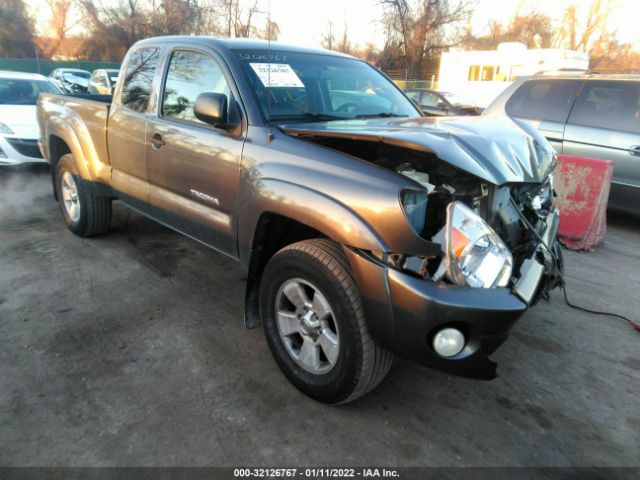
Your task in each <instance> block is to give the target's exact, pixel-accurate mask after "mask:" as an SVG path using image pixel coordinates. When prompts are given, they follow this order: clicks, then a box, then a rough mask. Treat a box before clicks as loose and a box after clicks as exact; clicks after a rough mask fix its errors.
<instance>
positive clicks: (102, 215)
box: [56, 154, 111, 237]
mask: <svg viewBox="0 0 640 480" xmlns="http://www.w3.org/2000/svg"><path fill="white" fill-rule="evenodd" d="M65 172H68V173H70V174H71V176H72V177H73V181H74V182H75V187H76V191H77V196H76V202H77V205H78V206H79V216H78V218H75V219H74V218H71V216H70V214H69V212H68V211H67V208H66V207H65V202H64V198H63V186H62V182H63V176H64V174H65ZM56 193H57V196H58V203H59V204H60V210H61V211H62V217H63V219H64V222H65V224H66V225H67V228H69V230H71V231H72V232H73V233H75V234H76V235H78V236H80V237H91V236H94V235H99V234H101V233H104V232H106V231H108V230H109V226H110V224H111V199H110V198H109V197H105V196H103V195H99V194H96V193H95V189H94V187H93V185H92V184H91V182H88V181H86V180H83V179H82V178H81V177H80V174H79V173H78V167H77V166H76V163H75V162H74V160H73V156H72V155H71V154H66V155H63V156H62V157H61V158H60V160H59V162H58V165H57V167H56Z"/></svg>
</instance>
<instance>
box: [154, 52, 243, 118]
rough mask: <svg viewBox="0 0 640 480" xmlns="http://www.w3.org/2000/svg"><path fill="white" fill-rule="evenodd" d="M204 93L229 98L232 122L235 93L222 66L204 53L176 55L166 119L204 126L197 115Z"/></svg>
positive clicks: (167, 94) (166, 95) (164, 109)
mask: <svg viewBox="0 0 640 480" xmlns="http://www.w3.org/2000/svg"><path fill="white" fill-rule="evenodd" d="M204 92H212V93H222V94H224V95H226V97H227V105H228V108H229V112H228V113H229V117H230V118H231V115H232V112H233V109H232V108H231V107H232V103H233V102H232V99H231V93H230V90H229V85H228V84H227V80H226V78H225V76H224V74H223V73H222V70H221V69H220V67H219V66H218V64H217V63H216V62H215V61H214V60H213V59H212V58H210V57H208V56H207V55H204V54H202V53H198V52H192V51H186V50H184V51H181V50H178V51H175V52H173V54H172V55H171V61H170V63H169V71H168V72H167V78H166V80H165V86H164V96H163V100H162V116H163V117H164V118H174V119H178V120H186V121H189V122H194V123H201V124H204V122H202V121H201V120H198V119H197V118H196V116H195V114H194V112H193V107H194V106H195V103H196V98H198V95H200V94H201V93H204Z"/></svg>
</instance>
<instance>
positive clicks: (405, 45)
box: [381, 0, 472, 68]
mask: <svg viewBox="0 0 640 480" xmlns="http://www.w3.org/2000/svg"><path fill="white" fill-rule="evenodd" d="M381 3H382V5H383V6H384V7H385V18H384V23H385V27H386V31H387V45H388V46H392V45H394V44H395V45H397V46H399V47H400V49H401V50H402V52H403V57H404V63H405V67H406V68H411V67H414V68H415V67H421V66H422V65H423V64H424V62H425V59H428V58H433V57H435V56H436V55H437V53H438V52H440V51H442V50H443V49H445V48H448V47H451V46H454V45H456V44H457V41H456V40H454V38H455V35H454V34H453V32H452V31H451V30H452V29H453V28H455V27H457V26H458V25H459V24H461V23H462V22H464V21H465V20H466V19H467V18H468V17H469V15H470V11H471V5H472V1H471V0H455V1H448V0H381Z"/></svg>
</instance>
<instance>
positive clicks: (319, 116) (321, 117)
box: [270, 112, 348, 122]
mask: <svg viewBox="0 0 640 480" xmlns="http://www.w3.org/2000/svg"><path fill="white" fill-rule="evenodd" d="M270 120H272V121H273V120H276V121H278V120H280V121H282V120H296V121H297V120H302V121H314V120H316V121H319V122H322V121H330V120H348V117H340V116H338V115H331V114H328V113H314V112H306V113H300V114H295V115H271V117H270Z"/></svg>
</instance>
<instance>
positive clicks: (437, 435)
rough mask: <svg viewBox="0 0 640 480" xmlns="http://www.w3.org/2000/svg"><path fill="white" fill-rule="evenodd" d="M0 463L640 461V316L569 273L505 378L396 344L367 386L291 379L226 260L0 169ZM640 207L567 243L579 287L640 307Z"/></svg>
mask: <svg viewBox="0 0 640 480" xmlns="http://www.w3.org/2000/svg"><path fill="white" fill-rule="evenodd" d="M0 192H1V194H0V195H1V198H2V201H1V202H0V372H1V375H0V465H3V466H50V465H60V466H66V465H74V466H103V465H118V466H133V465H145V466H167V465H172V466H178V465H180V466H183V465H280V466H281V465H295V464H303V465H340V464H341V465H372V464H375V465H394V466H407V465H430V466H453V465H455V466H470V465H475V466H523V465H524V466H640V457H639V455H638V454H639V453H640V449H639V447H638V445H640V408H639V404H640V403H639V402H638V398H639V396H638V394H639V392H640V348H639V347H640V333H638V332H636V331H634V330H632V329H631V328H629V326H628V325H626V324H625V323H624V322H622V321H619V320H616V319H613V318H608V317H600V316H594V315H590V314H587V313H583V312H580V311H576V310H573V309H570V308H568V307H567V306H566V305H565V304H564V303H563V301H562V297H561V295H560V293H559V292H554V293H553V294H552V299H551V302H549V303H545V302H541V303H540V304H539V305H537V306H536V307H535V308H534V309H533V310H531V311H530V312H529V313H528V314H527V315H526V316H525V317H524V318H523V319H522V320H521V321H520V322H519V323H518V324H517V325H516V327H515V328H514V330H513V332H512V335H511V338H510V339H509V341H508V342H507V343H505V345H503V347H501V349H500V350H498V352H496V354H495V355H494V357H493V358H494V359H495V360H496V361H497V362H498V364H499V368H498V372H499V375H500V376H499V378H498V379H496V380H494V381H492V382H482V381H474V380H466V379H461V378H455V377H452V376H449V375H446V374H443V373H439V372H435V371H431V370H429V369H426V368H424V367H421V366H418V365H416V364H414V363H412V362H409V361H405V360H398V361H397V362H396V364H395V366H394V368H393V370H392V372H391V374H390V375H389V376H388V378H387V379H386V380H385V381H384V382H383V383H382V384H381V385H380V387H379V388H377V389H376V390H375V391H374V392H372V393H371V394H369V395H368V396H366V397H364V398H362V399H360V400H358V401H356V402H355V403H352V404H349V405H346V406H341V407H329V406H325V405H322V404H319V403H316V402H314V401H312V400H310V399H308V398H306V397H305V396H303V395H302V394H300V393H299V392H298V391H297V390H295V389H294V388H293V387H292V386H291V385H289V383H288V382H287V381H286V379H285V378H284V377H283V375H282V374H281V373H280V371H279V370H278V368H277V367H276V365H275V362H274V361H273V360H272V358H271V356H270V354H269V351H268V348H267V346H266V343H265V340H264V338H263V334H262V331H261V330H260V329H256V330H250V331H247V330H245V329H244V326H243V322H242V309H243V301H244V284H245V272H244V271H243V269H242V268H241V267H240V266H239V265H238V264H236V263H234V262H233V261H232V260H230V259H228V258H226V257H224V256H222V255H219V254H217V253H215V252H213V251H210V250H208V249H206V248H205V247H203V246H201V245H200V244H198V243H196V242H194V241H192V240H190V239H188V238H186V237H182V236H179V235H178V234H175V233H173V232H172V231H170V230H168V229H166V228H164V227H162V226H159V225H157V224H155V223H153V222H152V221H150V220H148V219H146V218H144V217H142V216H140V215H138V214H136V213H133V212H131V211H129V210H127V209H125V208H124V207H123V206H121V205H115V209H114V221H113V230H112V232H111V233H109V234H107V235H105V236H102V237H99V238H95V239H90V240H85V239H81V238H78V237H75V236H73V235H72V234H71V233H70V232H68V231H67V230H66V229H65V227H64V226H63V223H62V221H61V218H60V213H59V211H58V207H57V204H56V203H54V201H53V199H52V197H51V183H50V178H49V174H48V171H47V169H46V168H45V167H44V166H32V167H3V168H2V169H0ZM639 245H640V221H638V219H629V218H613V219H611V218H610V220H609V230H608V233H607V237H606V241H605V242H604V244H603V245H601V246H600V247H598V248H596V249H595V251H593V252H588V253H574V252H565V257H566V263H567V281H568V291H569V294H570V296H571V299H572V301H574V302H575V303H578V304H580V305H584V306H589V307H591V308H597V309H608V310H612V311H616V312H619V313H622V314H625V315H627V316H635V318H638V312H639V311H640V295H639V293H638V292H639V287H640V273H639V271H640V269H639V268H638V267H639V266H640V252H639V249H638V246H639Z"/></svg>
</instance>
